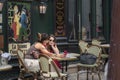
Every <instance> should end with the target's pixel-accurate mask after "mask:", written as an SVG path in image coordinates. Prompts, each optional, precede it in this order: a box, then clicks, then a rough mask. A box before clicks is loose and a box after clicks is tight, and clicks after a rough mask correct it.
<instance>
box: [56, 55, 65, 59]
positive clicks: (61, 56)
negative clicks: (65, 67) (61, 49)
mask: <svg viewBox="0 0 120 80" xmlns="http://www.w3.org/2000/svg"><path fill="white" fill-rule="evenodd" d="M57 57H60V58H63V57H65V56H64V54H57Z"/></svg>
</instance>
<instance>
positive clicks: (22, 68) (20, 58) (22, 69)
mask: <svg viewBox="0 0 120 80" xmlns="http://www.w3.org/2000/svg"><path fill="white" fill-rule="evenodd" d="M17 56H18V61H19V68H20V75H19V78H18V80H21V78H24V74H25V73H28V74H32V76H33V77H34V80H37V79H36V78H37V73H36V72H33V71H30V70H29V69H28V68H27V66H26V65H25V62H24V53H23V52H22V50H20V49H18V51H17Z"/></svg>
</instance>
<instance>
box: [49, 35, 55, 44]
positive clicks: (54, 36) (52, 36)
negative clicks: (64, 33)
mask: <svg viewBox="0 0 120 80" xmlns="http://www.w3.org/2000/svg"><path fill="white" fill-rule="evenodd" d="M50 37H53V38H54V42H56V37H55V36H54V35H53V34H50V36H49V39H50Z"/></svg>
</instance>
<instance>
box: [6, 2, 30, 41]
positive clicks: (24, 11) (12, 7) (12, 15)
mask: <svg viewBox="0 0 120 80" xmlns="http://www.w3.org/2000/svg"><path fill="white" fill-rule="evenodd" d="M30 6H31V3H30V2H27V1H8V2H7V9H8V10H7V13H8V39H9V43H12V42H29V40H30V39H29V38H30V34H31V30H30V26H31V19H30V16H31V15H30V14H31V13H30Z"/></svg>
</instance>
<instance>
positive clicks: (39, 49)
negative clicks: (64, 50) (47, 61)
mask: <svg viewBox="0 0 120 80" xmlns="http://www.w3.org/2000/svg"><path fill="white" fill-rule="evenodd" d="M37 37H38V40H37V42H35V43H34V44H33V45H32V46H31V47H30V48H29V50H28V51H27V53H26V54H25V63H26V66H27V67H28V69H29V70H34V71H36V72H39V70H40V68H39V62H38V60H37V59H38V58H39V55H40V54H46V55H48V56H50V57H54V56H57V57H62V56H60V55H57V54H53V53H52V52H50V51H48V50H47V48H46V47H47V45H48V42H49V35H48V34H46V33H42V34H40V33H37Z"/></svg>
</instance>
